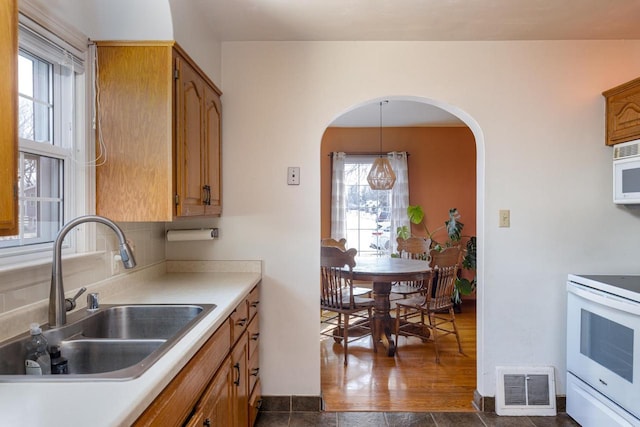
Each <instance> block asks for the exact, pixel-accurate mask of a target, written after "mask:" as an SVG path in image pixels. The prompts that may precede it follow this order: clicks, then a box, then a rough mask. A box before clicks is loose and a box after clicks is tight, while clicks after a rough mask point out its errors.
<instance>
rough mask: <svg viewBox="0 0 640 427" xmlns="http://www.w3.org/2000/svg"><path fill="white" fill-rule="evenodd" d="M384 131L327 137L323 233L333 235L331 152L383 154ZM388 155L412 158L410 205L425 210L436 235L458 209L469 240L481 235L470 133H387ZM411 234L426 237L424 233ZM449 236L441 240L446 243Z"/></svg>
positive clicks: (345, 131)
mask: <svg viewBox="0 0 640 427" xmlns="http://www.w3.org/2000/svg"><path fill="white" fill-rule="evenodd" d="M379 132H380V129H379V128H336V127H330V128H327V130H326V131H325V133H324V136H323V138H322V147H321V165H320V170H321V189H320V191H321V205H320V206H321V207H320V208H321V228H320V230H321V233H322V235H321V236H320V237H329V236H330V235H331V156H330V155H329V154H330V153H331V152H332V151H344V152H347V153H372V152H377V151H378V149H379V141H380V134H379ZM382 143H383V150H384V152H388V151H407V152H408V153H409V159H408V163H409V204H411V205H421V206H422V207H423V209H424V211H425V214H426V217H427V226H428V227H429V230H431V231H433V230H434V229H435V228H437V227H439V226H440V225H443V224H444V221H445V220H446V219H447V218H448V212H449V209H450V208H458V212H459V213H460V215H461V217H460V221H462V222H463V223H464V229H463V234H464V235H473V236H475V235H476V144H475V139H474V137H473V133H472V132H471V130H470V129H469V128H466V127H414V128H383V134H382ZM413 227H414V228H413V229H412V232H413V233H414V234H416V235H424V230H422V228H421V227H416V226H413ZM443 236H446V234H438V236H437V237H440V238H442V237H443Z"/></svg>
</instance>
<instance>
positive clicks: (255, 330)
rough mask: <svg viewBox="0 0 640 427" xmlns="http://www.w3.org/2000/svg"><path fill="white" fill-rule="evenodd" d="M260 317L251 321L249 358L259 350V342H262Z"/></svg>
mask: <svg viewBox="0 0 640 427" xmlns="http://www.w3.org/2000/svg"><path fill="white" fill-rule="evenodd" d="M258 319H259V318H258V317H257V316H256V317H254V318H253V320H251V323H249V327H248V328H247V331H248V332H249V359H253V353H255V352H257V351H258V343H259V342H260V323H259V322H258Z"/></svg>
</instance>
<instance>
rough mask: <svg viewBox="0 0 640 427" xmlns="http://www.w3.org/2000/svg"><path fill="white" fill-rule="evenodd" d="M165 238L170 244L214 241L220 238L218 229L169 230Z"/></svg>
mask: <svg viewBox="0 0 640 427" xmlns="http://www.w3.org/2000/svg"><path fill="white" fill-rule="evenodd" d="M165 237H166V239H167V241H169V242H178V241H193V240H214V239H217V238H218V229H217V228H197V229H176V230H167V232H166V234H165Z"/></svg>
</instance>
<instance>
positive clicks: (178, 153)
mask: <svg viewBox="0 0 640 427" xmlns="http://www.w3.org/2000/svg"><path fill="white" fill-rule="evenodd" d="M96 45H97V63H98V71H97V80H98V90H97V93H98V95H97V102H96V105H97V111H98V120H99V123H98V130H97V132H96V138H97V145H98V146H97V148H96V150H97V152H98V153H104V155H103V156H102V157H101V158H99V159H98V163H97V166H96V212H97V213H98V214H99V215H104V216H107V217H109V218H111V219H114V220H116V221H172V220H173V219H174V218H176V217H182V216H203V215H219V214H220V212H221V209H217V210H216V211H212V210H211V209H208V207H209V203H210V200H211V198H210V194H214V193H215V194H219V193H220V185H221V183H220V179H219V175H218V176H217V177H216V179H215V180H212V179H210V178H209V176H208V171H209V170H210V169H211V168H213V169H215V170H218V171H219V170H220V156H219V155H218V157H217V158H216V160H217V162H218V163H217V164H216V165H212V166H210V165H209V162H210V159H211V157H210V156H209V155H208V153H209V152H210V150H214V151H216V152H217V153H219V152H220V138H219V135H220V123H221V121H220V119H221V112H220V110H218V114H217V119H216V120H217V121H216V124H217V129H216V134H217V135H218V139H217V140H215V141H214V142H215V143H216V144H217V145H216V146H215V147H209V143H210V141H209V140H208V139H207V135H208V131H207V129H206V125H207V124H208V117H207V105H206V103H207V99H208V98H207V97H213V98H215V99H216V102H217V105H221V104H220V95H221V92H220V91H219V90H218V88H217V87H216V86H215V85H214V84H213V82H211V81H210V80H209V78H208V77H207V76H206V75H205V74H204V73H203V72H202V71H201V70H200V69H199V68H198V66H197V65H196V64H195V63H194V62H193V61H192V60H191V59H190V58H189V56H188V55H187V54H186V53H185V52H184V51H183V50H182V49H181V48H180V47H179V46H178V45H177V44H175V43H174V42H97V43H96ZM209 189H214V190H209Z"/></svg>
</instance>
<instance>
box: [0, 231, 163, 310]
mask: <svg viewBox="0 0 640 427" xmlns="http://www.w3.org/2000/svg"><path fill="white" fill-rule="evenodd" d="M118 225H119V226H120V227H121V228H122V230H123V231H124V233H125V235H126V237H127V240H128V241H129V242H131V244H132V246H133V251H134V256H135V258H136V262H137V267H136V268H135V269H133V270H132V271H136V270H138V269H140V268H143V267H146V266H149V265H152V264H156V263H158V262H162V261H164V260H165V241H164V233H165V231H164V230H165V225H164V223H157V222H148V223H146V222H145V223H119V224H118ZM96 230H97V239H96V252H94V253H91V254H84V255H75V256H68V257H65V258H64V259H63V262H62V265H63V266H62V271H63V277H64V288H65V293H66V294H67V295H68V294H70V293H72V291H73V290H75V289H78V288H80V287H82V286H86V285H89V284H92V283H96V282H99V281H102V280H105V279H107V278H110V277H113V275H112V273H111V254H112V252H113V251H117V250H118V244H117V238H116V236H115V234H114V233H113V232H112V231H111V230H109V229H108V228H107V227H104V226H102V225H99V226H97V227H96ZM120 271H121V272H122V273H119V274H128V273H129V272H128V271H127V270H124V269H122V268H120ZM50 282H51V261H50V260H49V261H47V262H46V263H44V264H43V263H40V264H33V265H29V266H24V267H20V268H15V269H12V268H9V269H5V270H4V271H0V316H1V315H2V314H3V313H7V312H9V311H12V310H16V309H19V308H21V307H24V306H27V305H30V304H33V303H36V302H38V301H41V300H45V299H48V298H49V287H50ZM0 319H1V317H0ZM0 322H1V320H0Z"/></svg>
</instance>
